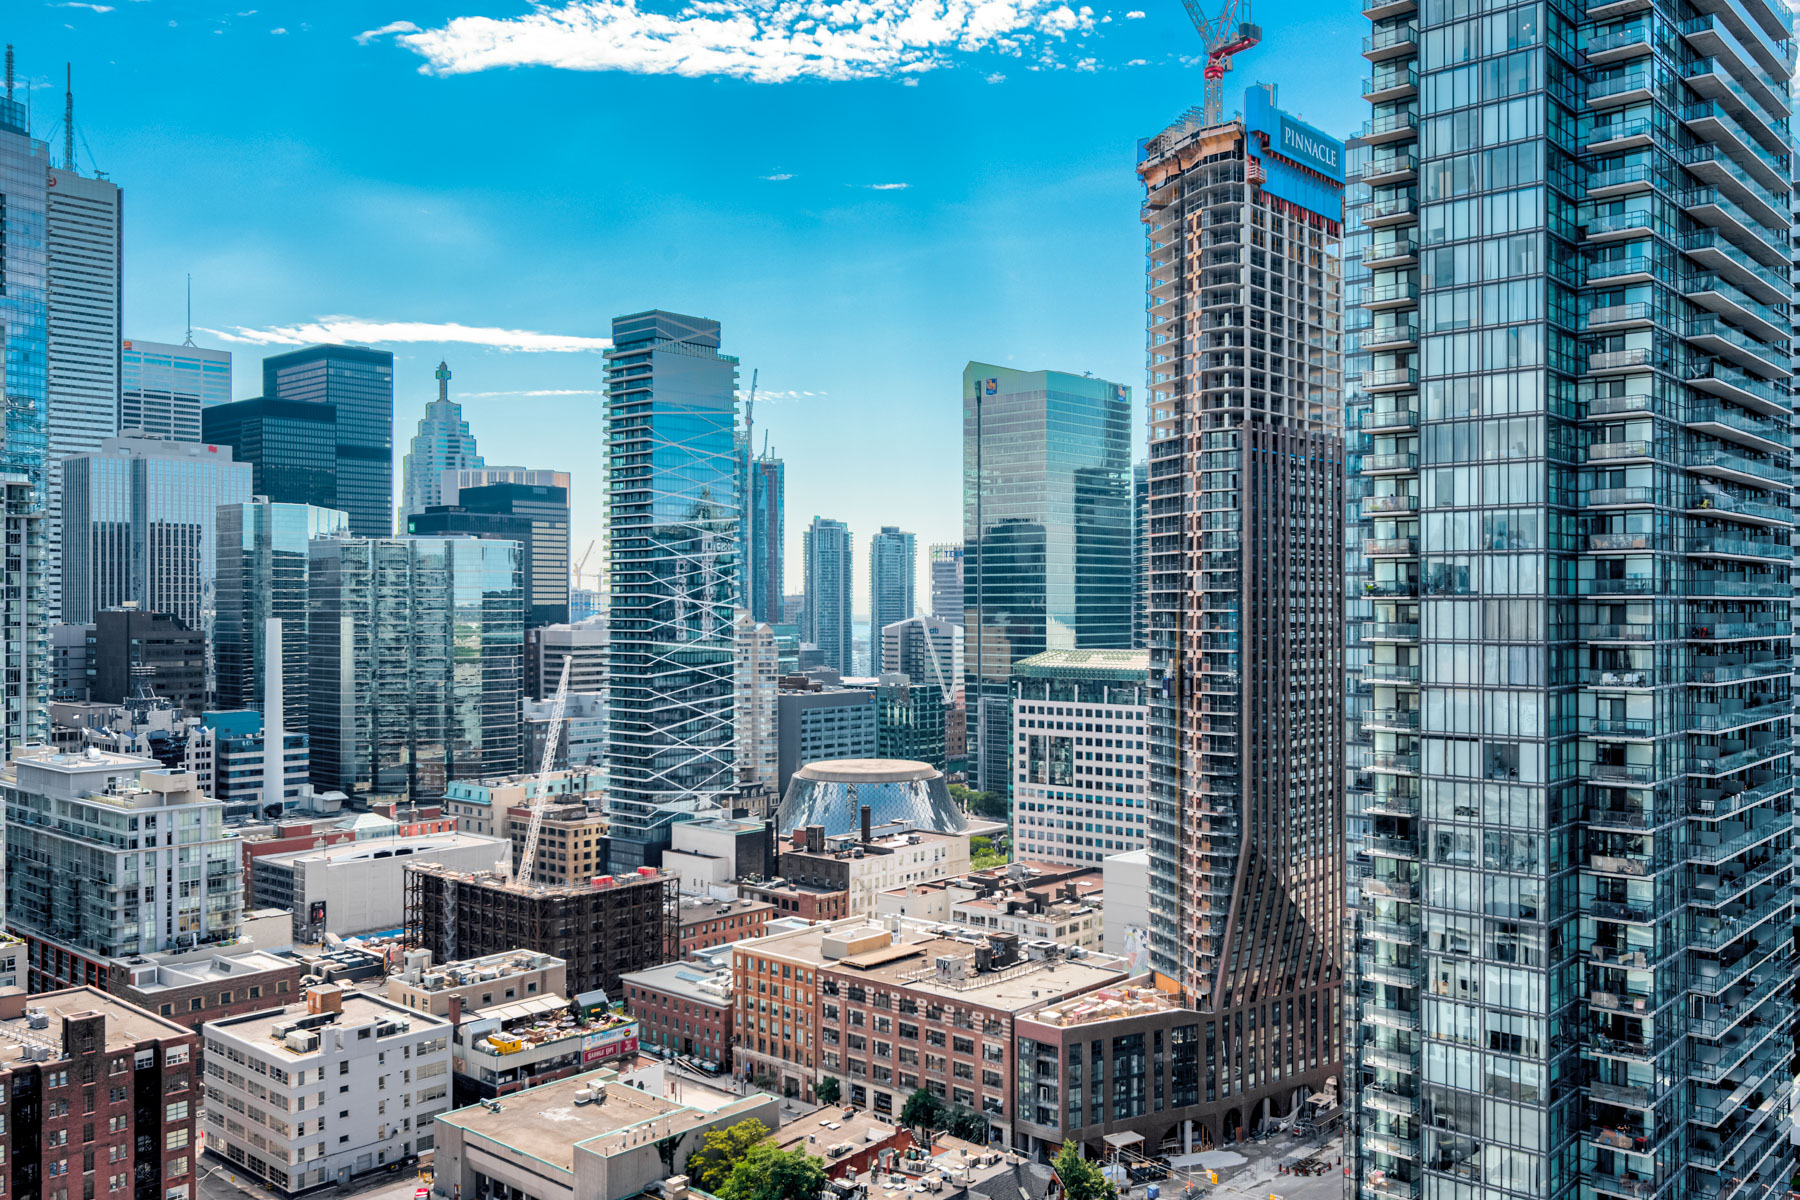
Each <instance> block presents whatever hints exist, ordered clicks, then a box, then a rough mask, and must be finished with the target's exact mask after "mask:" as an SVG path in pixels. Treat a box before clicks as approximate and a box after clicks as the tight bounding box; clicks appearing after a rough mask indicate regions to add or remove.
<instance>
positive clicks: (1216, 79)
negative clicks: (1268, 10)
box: [1181, 0, 1262, 125]
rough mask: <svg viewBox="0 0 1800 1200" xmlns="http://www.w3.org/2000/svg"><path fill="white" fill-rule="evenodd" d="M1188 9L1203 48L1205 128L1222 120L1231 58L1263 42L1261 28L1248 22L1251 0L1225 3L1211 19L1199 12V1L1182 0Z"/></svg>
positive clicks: (1229, 0)
mask: <svg viewBox="0 0 1800 1200" xmlns="http://www.w3.org/2000/svg"><path fill="white" fill-rule="evenodd" d="M1181 2H1182V3H1183V4H1184V5H1185V6H1186V7H1187V14H1188V19H1189V20H1190V21H1192V22H1193V23H1194V28H1195V29H1196V30H1197V31H1198V32H1199V34H1200V40H1201V42H1202V43H1204V44H1205V46H1206V69H1205V70H1204V71H1203V72H1202V74H1203V75H1204V76H1205V77H1206V101H1205V104H1204V105H1203V107H1202V112H1203V113H1204V115H1205V120H1206V123H1207V124H1208V125H1217V124H1218V123H1219V122H1221V121H1223V120H1224V119H1225V72H1227V71H1229V70H1231V60H1232V58H1233V57H1234V56H1236V55H1239V54H1242V53H1244V51H1246V50H1249V49H1250V48H1251V47H1253V46H1255V45H1257V44H1258V43H1259V42H1261V41H1262V26H1260V25H1255V24H1252V23H1251V20H1250V0H1225V6H1224V8H1222V9H1221V10H1220V11H1219V14H1218V15H1217V16H1214V17H1209V16H1207V15H1206V14H1205V13H1204V12H1202V11H1201V9H1200V0H1181Z"/></svg>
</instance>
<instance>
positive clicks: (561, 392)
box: [456, 388, 606, 400]
mask: <svg viewBox="0 0 1800 1200" xmlns="http://www.w3.org/2000/svg"><path fill="white" fill-rule="evenodd" d="M604 395H606V393H605V392H602V391H597V390H595V389H592V388H533V389H532V390H531V391H528V392H458V393H456V398H457V399H458V400H493V399H496V398H498V397H502V396H525V397H532V398H535V397H539V396H604Z"/></svg>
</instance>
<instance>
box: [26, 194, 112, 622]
mask: <svg viewBox="0 0 1800 1200" xmlns="http://www.w3.org/2000/svg"><path fill="white" fill-rule="evenodd" d="M44 195H45V199H46V201H47V204H46V211H45V218H46V219H45V226H44V228H45V238H44V262H45V270H44V276H45V283H46V296H47V302H46V304H45V311H46V317H47V320H46V324H45V335H46V337H45V346H46V354H45V368H46V393H47V396H48V403H49V422H48V425H47V433H48V439H49V450H48V455H49V460H48V463H47V469H48V491H47V499H48V512H47V515H48V518H49V523H50V530H49V533H50V561H49V587H50V606H51V609H52V611H60V609H61V604H62V543H63V534H62V510H63V497H62V460H63V459H64V458H65V457H67V456H68V455H71V454H85V453H87V452H89V451H91V450H96V449H98V448H99V446H100V439H102V438H106V437H111V436H112V435H113V434H116V433H117V432H119V355H120V338H119V320H120V291H121V288H120V281H121V279H122V263H123V259H124V247H123V237H124V198H123V196H122V194H121V193H120V191H119V185H118V184H116V183H112V182H110V181H109V180H105V179H90V178H87V177H84V176H82V175H79V174H77V173H76V171H75V169H74V164H72V163H65V164H63V166H61V167H56V168H52V169H51V171H50V177H49V180H48V187H47V188H46V190H45V193H44Z"/></svg>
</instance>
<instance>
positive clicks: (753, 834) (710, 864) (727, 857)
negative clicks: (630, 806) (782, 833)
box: [662, 817, 775, 892]
mask: <svg viewBox="0 0 1800 1200" xmlns="http://www.w3.org/2000/svg"><path fill="white" fill-rule="evenodd" d="M669 838H670V842H669V848H668V849H667V850H664V851H663V862H662V865H663V870H665V871H670V872H673V873H674V874H676V875H678V876H680V877H681V887H682V890H683V891H689V892H705V891H707V890H708V889H710V888H712V887H715V886H720V885H723V884H727V883H730V882H731V881H732V880H734V879H742V878H747V877H761V876H765V875H772V874H774V868H775V831H774V829H773V828H772V827H771V826H770V825H769V823H768V822H766V821H748V820H739V819H738V818H736V817H714V818H712V819H710V820H702V821H682V822H679V823H678V824H676V825H675V826H674V827H673V828H672V829H670V830H669Z"/></svg>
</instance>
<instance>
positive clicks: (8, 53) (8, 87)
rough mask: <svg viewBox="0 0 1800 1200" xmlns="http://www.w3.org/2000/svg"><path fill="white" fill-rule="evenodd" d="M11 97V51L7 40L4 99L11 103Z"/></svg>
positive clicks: (10, 45)
mask: <svg viewBox="0 0 1800 1200" xmlns="http://www.w3.org/2000/svg"><path fill="white" fill-rule="evenodd" d="M12 98H13V53H12V43H11V42H8V43H7V44H6V99H7V102H8V103H11V102H12Z"/></svg>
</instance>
